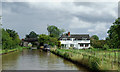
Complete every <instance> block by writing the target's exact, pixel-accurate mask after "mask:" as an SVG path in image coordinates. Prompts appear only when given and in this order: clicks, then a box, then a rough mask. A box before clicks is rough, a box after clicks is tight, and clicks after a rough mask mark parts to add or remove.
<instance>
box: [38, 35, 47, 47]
mask: <svg viewBox="0 0 120 72" xmlns="http://www.w3.org/2000/svg"><path fill="white" fill-rule="evenodd" d="M38 41H39V43H40V45H41V46H43V45H44V44H45V43H46V44H48V43H49V42H48V41H49V36H48V35H45V34H41V35H39V38H38Z"/></svg>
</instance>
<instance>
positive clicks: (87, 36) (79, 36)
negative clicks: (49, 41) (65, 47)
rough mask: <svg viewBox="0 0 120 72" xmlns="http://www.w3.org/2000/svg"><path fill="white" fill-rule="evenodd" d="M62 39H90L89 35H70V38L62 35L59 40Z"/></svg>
mask: <svg viewBox="0 0 120 72" xmlns="http://www.w3.org/2000/svg"><path fill="white" fill-rule="evenodd" d="M63 38H67V39H70V38H75V39H76V40H82V39H83V38H85V39H87V40H89V39H90V36H89V34H71V35H70V36H67V35H62V36H61V37H60V38H59V40H61V39H63Z"/></svg>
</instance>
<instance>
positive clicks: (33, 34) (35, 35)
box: [26, 31, 38, 38]
mask: <svg viewBox="0 0 120 72" xmlns="http://www.w3.org/2000/svg"><path fill="white" fill-rule="evenodd" d="M37 37H38V34H36V33H35V32H34V31H31V32H30V34H29V35H26V38H37Z"/></svg>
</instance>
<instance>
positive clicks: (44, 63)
mask: <svg viewBox="0 0 120 72" xmlns="http://www.w3.org/2000/svg"><path fill="white" fill-rule="evenodd" d="M2 69H3V70H80V71H81V70H82V71H83V72H84V70H86V69H85V68H83V67H80V66H77V65H75V64H73V63H71V62H69V61H67V60H65V59H63V58H61V57H58V56H56V55H54V54H52V53H50V52H44V51H42V50H30V49H24V50H23V51H22V52H13V53H9V54H5V55H3V56H2Z"/></svg>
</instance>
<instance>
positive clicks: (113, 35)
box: [107, 18, 120, 48]
mask: <svg viewBox="0 0 120 72" xmlns="http://www.w3.org/2000/svg"><path fill="white" fill-rule="evenodd" d="M107 33H108V37H109V40H108V41H109V42H107V43H108V44H109V45H110V47H111V48H112V47H113V48H120V18H118V19H116V20H115V22H114V23H113V25H112V26H111V27H110V29H109V30H108V32H107Z"/></svg>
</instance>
